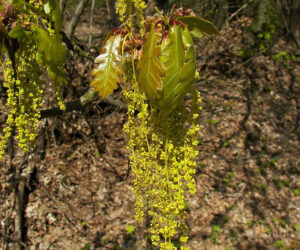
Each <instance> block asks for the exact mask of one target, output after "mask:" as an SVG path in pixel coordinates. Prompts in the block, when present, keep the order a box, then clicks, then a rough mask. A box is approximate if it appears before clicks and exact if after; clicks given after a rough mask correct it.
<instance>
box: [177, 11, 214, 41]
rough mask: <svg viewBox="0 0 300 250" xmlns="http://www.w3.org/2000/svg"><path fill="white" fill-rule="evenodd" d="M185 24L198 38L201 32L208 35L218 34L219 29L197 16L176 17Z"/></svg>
mask: <svg viewBox="0 0 300 250" xmlns="http://www.w3.org/2000/svg"><path fill="white" fill-rule="evenodd" d="M178 20H180V21H182V22H183V23H184V24H185V25H187V27H188V29H189V31H190V32H191V33H192V34H193V35H194V36H195V37H198V38H201V37H202V32H203V33H206V34H208V35H218V34H219V30H218V29H217V27H216V26H215V25H213V23H211V22H209V21H207V20H205V19H203V18H201V17H197V16H183V17H180V18H178Z"/></svg>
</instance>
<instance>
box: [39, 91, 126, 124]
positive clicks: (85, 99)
mask: <svg viewBox="0 0 300 250" xmlns="http://www.w3.org/2000/svg"><path fill="white" fill-rule="evenodd" d="M95 97H96V92H95V90H94V88H90V89H89V90H88V91H87V92H86V93H85V94H84V95H83V96H81V97H80V98H79V99H77V100H74V101H71V102H68V103H66V109H65V110H61V109H60V108H58V107H56V108H51V109H45V110H41V118H40V119H44V118H49V117H55V116H60V115H64V114H66V113H68V112H71V111H75V110H76V111H79V110H81V109H82V108H84V107H85V106H86V105H87V104H89V103H91V102H93V101H94V99H95ZM105 100H106V101H107V102H109V103H111V104H113V105H115V106H118V107H119V108H121V109H127V106H126V104H125V103H123V102H122V101H119V100H115V99H113V98H112V97H111V96H108V97H106V98H105Z"/></svg>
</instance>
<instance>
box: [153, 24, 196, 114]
mask: <svg viewBox="0 0 300 250" xmlns="http://www.w3.org/2000/svg"><path fill="white" fill-rule="evenodd" d="M160 60H161V61H162V62H163V63H164V65H165V68H166V74H165V78H164V82H163V91H162V92H161V98H160V101H159V106H160V108H161V110H162V111H163V112H166V113H171V112H172V111H174V110H175V109H176V108H177V107H178V105H179V104H180V103H181V102H182V101H183V98H184V96H185V95H186V93H187V92H188V90H189V88H190V86H191V84H192V83H193V81H194V77H195V71H196V56H195V50H194V44H193V40H192V37H191V34H190V32H189V30H188V29H187V28H185V29H183V28H182V27H181V26H172V27H171V28H170V30H169V34H168V36H167V38H166V40H165V41H164V42H163V44H162V55H161V57H160Z"/></svg>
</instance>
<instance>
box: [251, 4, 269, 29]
mask: <svg viewBox="0 0 300 250" xmlns="http://www.w3.org/2000/svg"><path fill="white" fill-rule="evenodd" d="M257 9H258V12H257V15H256V17H255V24H254V30H255V31H256V32H259V31H261V28H262V25H263V23H264V22H265V13H266V9H267V1H266V0H259V3H258V5H257Z"/></svg>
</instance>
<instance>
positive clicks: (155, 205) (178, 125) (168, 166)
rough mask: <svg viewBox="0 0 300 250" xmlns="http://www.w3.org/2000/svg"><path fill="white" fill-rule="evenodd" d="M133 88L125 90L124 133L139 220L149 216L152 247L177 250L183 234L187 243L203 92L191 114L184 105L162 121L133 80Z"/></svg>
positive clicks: (197, 93) (194, 95)
mask: <svg viewBox="0 0 300 250" xmlns="http://www.w3.org/2000/svg"><path fill="white" fill-rule="evenodd" d="M127 85H130V84H127ZM131 86H132V87H131V89H130V90H124V96H125V99H126V102H127V104H128V113H127V114H128V122H127V124H126V125H125V126H124V129H125V131H126V132H127V134H128V136H129V142H128V148H129V149H130V162H131V165H132V170H133V172H134V174H135V179H134V181H133V184H134V193H135V195H136V206H135V207H136V208H135V215H136V219H137V221H139V222H142V221H143V219H144V218H145V213H147V214H148V215H149V217H150V228H149V233H150V235H151V240H152V244H153V245H154V246H159V247H160V248H161V249H176V248H175V247H174V245H173V244H172V243H171V239H172V238H174V237H175V236H176V235H177V234H178V233H179V231H181V232H182V236H181V237H180V241H181V243H182V244H185V243H186V242H187V240H188V237H187V236H186V232H187V228H186V226H185V225H184V220H185V209H186V202H185V190H188V191H189V192H190V193H191V194H194V193H195V192H196V187H195V181H194V178H193V175H194V174H195V167H196V162H195V160H194V159H195V157H196V156H197V154H198V151H197V150H196V145H197V143H198V140H197V134H198V131H199V125H198V122H199V117H200V116H199V112H201V98H200V94H199V92H197V91H194V92H193V93H192V96H193V102H192V105H191V107H190V110H191V111H190V112H187V109H186V108H185V107H184V106H182V107H181V110H178V112H177V113H175V114H173V116H171V117H162V116H160V115H159V112H158V110H156V109H155V108H153V107H149V105H148V103H147V100H146V98H145V96H144V95H143V94H141V93H140V92H139V89H138V83H137V82H136V81H134V80H133V81H132V82H131ZM183 110H185V112H182V111H183ZM137 113H138V114H137ZM136 114H137V115H136ZM187 123H188V124H189V126H188V127H186V124H187ZM184 124H185V126H184ZM182 249H187V248H184V247H182Z"/></svg>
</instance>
